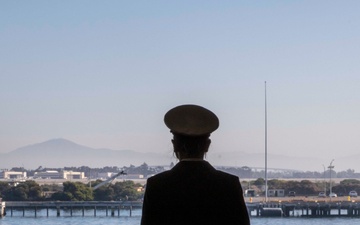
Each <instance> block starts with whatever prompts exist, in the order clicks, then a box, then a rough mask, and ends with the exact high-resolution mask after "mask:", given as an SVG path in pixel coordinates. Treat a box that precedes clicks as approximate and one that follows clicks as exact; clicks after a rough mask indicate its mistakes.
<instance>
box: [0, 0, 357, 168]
mask: <svg viewBox="0 0 360 225" xmlns="http://www.w3.org/2000/svg"><path fill="white" fill-rule="evenodd" d="M359 6H360V2H359V1H346V2H340V1H325V0H320V1H315V2H314V1H300V2H299V1H296V2H295V1H289V2H286V1H267V2H254V1H226V2H219V1H211V0H210V1H203V0H201V1H196V2H193V1H181V2H168V1H156V2H148V1H136V2H122V1H112V0H111V1H107V2H106V3H103V2H101V3H100V2H88V1H84V0H80V1H76V2H47V1H31V2H21V4H20V3H19V2H15V1H2V2H1V3H0V48H1V52H0V106H1V110H0V124H1V126H0V153H6V152H10V151H12V150H14V149H16V148H19V147H23V146H26V145H30V144H34V143H40V142H43V141H46V140H49V139H54V138H65V139H68V140H72V141H75V142H76V143H79V144H82V145H86V146H91V147H93V148H110V149H114V150H126V149H128V150H133V151H138V152H155V153H168V152H171V149H172V146H171V142H170V139H171V134H170V133H169V131H168V129H167V128H166V126H165V125H164V123H163V116H164V114H165V113H166V111H167V110H169V109H170V108H172V107H174V106H176V105H180V104H187V103H192V104H199V105H202V106H204V107H207V108H209V109H210V110H212V111H213V112H214V113H215V114H217V115H218V117H219V118H220V128H219V130H217V131H216V132H215V133H214V134H213V135H212V136H211V138H212V145H211V149H210V151H211V152H212V153H214V155H221V153H222V152H246V153H263V151H264V82H265V81H266V82H267V97H268V151H269V153H271V154H275V155H286V156H291V157H293V156H295V157H304V156H308V157H315V158H318V159H319V161H318V162H316V163H317V164H318V165H313V166H314V167H318V171H321V170H322V169H323V166H322V165H328V164H329V163H330V162H331V160H332V159H335V161H334V165H335V168H337V165H338V164H337V163H338V162H339V159H340V158H342V157H345V156H356V155H357V154H359V149H360V139H359V138H358V134H359V131H360V130H359V128H360V117H359V115H360V104H359V103H360V89H359V84H360V76H359V71H360V64H359V63H358V59H359V58H360V46H359V40H360V30H359V29H358V24H359V23H360V15H359V13H358V9H359ZM240 160H244V159H240ZM304 163H305V162H304ZM272 166H273V165H271V162H269V167H272ZM295 166H300V165H295ZM279 167H280V168H281V165H279Z"/></svg>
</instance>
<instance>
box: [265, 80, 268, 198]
mask: <svg viewBox="0 0 360 225" xmlns="http://www.w3.org/2000/svg"><path fill="white" fill-rule="evenodd" d="M267 200H268V179H267V103H266V81H265V202H267Z"/></svg>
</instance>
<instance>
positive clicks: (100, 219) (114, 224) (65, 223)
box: [0, 209, 360, 225]
mask: <svg viewBox="0 0 360 225" xmlns="http://www.w3.org/2000/svg"><path fill="white" fill-rule="evenodd" d="M140 220H141V210H140V209H134V210H133V211H132V213H131V216H130V211H127V210H123V211H121V215H120V216H115V217H110V216H106V211H105V210H99V211H98V213H97V215H96V216H94V214H93V211H92V210H88V211H86V212H85V215H84V216H82V213H81V212H80V211H79V212H73V215H72V216H70V212H64V214H62V216H60V217H57V216H56V211H55V210H51V211H50V212H49V216H47V215H46V210H39V212H38V213H37V217H34V213H33V212H31V211H29V212H25V216H23V212H22V211H14V212H13V216H12V217H11V216H5V217H4V218H1V219H0V225H48V224H51V225H83V224H86V225H99V224H106V225H118V224H121V225H139V224H140ZM251 224H252V225H304V224H306V225H325V224H326V225H351V224H354V225H355V224H360V218H345V217H340V218H338V217H337V218H301V217H288V218H285V217H282V218H261V217H251ZM224 225H225V224H224Z"/></svg>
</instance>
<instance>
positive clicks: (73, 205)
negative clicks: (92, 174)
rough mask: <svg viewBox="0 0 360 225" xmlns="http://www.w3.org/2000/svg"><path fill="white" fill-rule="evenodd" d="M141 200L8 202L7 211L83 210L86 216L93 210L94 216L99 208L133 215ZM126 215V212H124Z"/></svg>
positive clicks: (110, 213)
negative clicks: (127, 212)
mask: <svg viewBox="0 0 360 225" xmlns="http://www.w3.org/2000/svg"><path fill="white" fill-rule="evenodd" d="M141 207H142V202H140V201H83V202H75V201H51V202H6V205H5V212H4V215H5V214H6V215H7V216H11V217H12V216H13V214H14V211H21V212H22V216H25V213H29V212H31V215H32V216H34V217H37V216H38V211H39V210H44V209H45V210H46V216H47V217H49V216H51V215H50V211H55V216H58V217H59V216H61V215H62V214H63V213H64V212H65V211H67V212H70V216H73V215H74V214H75V212H77V213H78V212H79V211H80V212H81V216H85V211H88V210H91V211H93V216H94V217H96V216H97V212H98V210H105V212H106V216H112V217H114V216H118V217H119V216H120V215H122V214H121V213H120V211H122V210H127V211H129V214H127V215H128V216H130V217H131V216H132V211H133V209H134V208H141ZM124 216H125V214H124Z"/></svg>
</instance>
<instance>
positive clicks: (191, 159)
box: [180, 158, 204, 162]
mask: <svg viewBox="0 0 360 225" xmlns="http://www.w3.org/2000/svg"><path fill="white" fill-rule="evenodd" d="M183 161H204V159H203V158H185V159H180V162H183Z"/></svg>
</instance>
